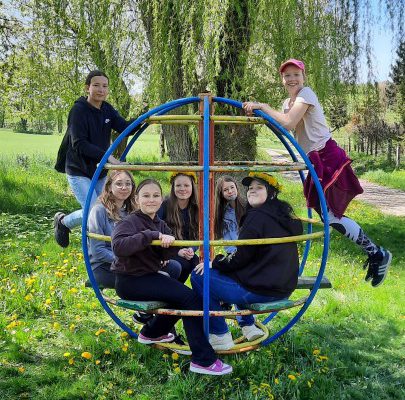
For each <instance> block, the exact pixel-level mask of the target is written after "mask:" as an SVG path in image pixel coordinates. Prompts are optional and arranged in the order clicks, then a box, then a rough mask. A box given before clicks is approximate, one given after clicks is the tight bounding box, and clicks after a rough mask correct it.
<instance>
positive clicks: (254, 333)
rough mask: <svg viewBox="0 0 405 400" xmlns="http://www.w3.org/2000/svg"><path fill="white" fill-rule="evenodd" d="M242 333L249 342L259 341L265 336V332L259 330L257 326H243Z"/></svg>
mask: <svg viewBox="0 0 405 400" xmlns="http://www.w3.org/2000/svg"><path fill="white" fill-rule="evenodd" d="M242 333H243V336H244V337H245V338H246V339H247V340H248V341H249V342H252V341H253V340H256V339H259V337H262V336H263V335H264V332H263V331H262V330H261V329H259V328H258V327H257V326H256V325H255V324H253V325H247V326H242Z"/></svg>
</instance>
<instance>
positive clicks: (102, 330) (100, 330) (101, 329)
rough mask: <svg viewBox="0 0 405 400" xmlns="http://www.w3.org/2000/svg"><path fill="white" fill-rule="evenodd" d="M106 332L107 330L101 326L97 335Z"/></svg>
mask: <svg viewBox="0 0 405 400" xmlns="http://www.w3.org/2000/svg"><path fill="white" fill-rule="evenodd" d="M104 332H106V330H105V329H103V328H100V329H99V330H98V331H97V332H96V336H99V335H101V334H102V333H104Z"/></svg>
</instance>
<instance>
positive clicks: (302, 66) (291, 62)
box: [279, 58, 305, 74]
mask: <svg viewBox="0 0 405 400" xmlns="http://www.w3.org/2000/svg"><path fill="white" fill-rule="evenodd" d="M288 65H295V66H296V67H298V68H299V69H300V70H301V71H303V72H305V64H304V63H303V62H302V61H300V60H296V59H295V58H290V59H289V60H287V61H284V62H283V63H282V64H281V65H280V68H279V71H280V74H282V73H283V71H284V69H285V67H287V66H288Z"/></svg>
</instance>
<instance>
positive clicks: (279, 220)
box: [191, 172, 303, 350]
mask: <svg viewBox="0 0 405 400" xmlns="http://www.w3.org/2000/svg"><path fill="white" fill-rule="evenodd" d="M242 184H243V185H244V186H247V187H248V191H247V199H248V206H247V211H246V214H245V215H244V217H243V218H242V221H241V228H240V233H239V239H264V238H277V237H285V236H296V235H300V234H302V232H303V228H302V223H301V221H299V220H297V219H294V218H293V217H292V212H293V210H292V207H291V206H290V205H289V204H288V203H286V202H284V201H281V200H279V199H278V198H277V194H278V193H279V191H280V189H281V186H280V185H279V183H278V182H277V180H276V179H275V178H274V177H273V176H272V175H269V174H267V173H259V172H251V173H249V176H247V177H245V178H244V179H243V180H242ZM298 267H299V259H298V249H297V244H296V243H282V244H266V245H256V246H237V251H236V253H234V254H232V255H228V256H227V257H224V256H222V255H218V256H216V257H215V259H214V261H213V262H212V270H211V271H210V308H211V309H212V310H221V302H226V303H231V304H237V305H240V308H243V305H245V304H249V303H266V302H271V301H276V300H280V299H285V298H288V297H289V296H290V295H291V293H292V292H293V291H294V289H295V288H296V286H297V280H298ZM202 274H203V264H199V265H198V266H197V267H196V268H195V270H194V273H193V274H192V277H191V283H192V286H193V289H195V290H196V291H197V292H198V293H199V294H200V296H202V294H203V276H202ZM237 319H238V322H239V325H240V326H241V328H242V332H243V335H244V336H245V337H246V339H247V340H249V341H251V340H255V339H257V338H258V337H260V336H262V335H263V334H264V333H263V331H262V330H260V329H258V328H257V327H256V326H255V325H254V317H253V316H252V315H249V316H244V317H238V318H237ZM210 343H211V345H212V346H213V348H214V349H216V350H229V349H230V348H232V347H233V346H234V343H233V341H232V336H231V334H230V332H229V331H228V326H227V324H226V322H225V319H224V318H221V317H213V318H211V319H210Z"/></svg>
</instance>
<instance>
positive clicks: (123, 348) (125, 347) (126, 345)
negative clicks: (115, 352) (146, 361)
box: [121, 343, 128, 351]
mask: <svg viewBox="0 0 405 400" xmlns="http://www.w3.org/2000/svg"><path fill="white" fill-rule="evenodd" d="M121 349H122V351H128V343H125V344H124V345H123V346H122V347H121Z"/></svg>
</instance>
